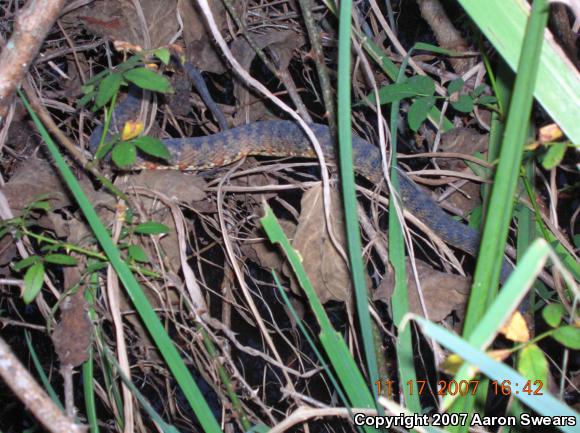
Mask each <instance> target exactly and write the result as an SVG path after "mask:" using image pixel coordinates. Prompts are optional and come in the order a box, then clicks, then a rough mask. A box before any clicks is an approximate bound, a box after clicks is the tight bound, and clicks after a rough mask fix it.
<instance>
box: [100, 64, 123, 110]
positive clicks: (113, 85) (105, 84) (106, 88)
mask: <svg viewBox="0 0 580 433" xmlns="http://www.w3.org/2000/svg"><path fill="white" fill-rule="evenodd" d="M121 81H122V77H121V74H118V73H115V72H113V73H112V74H110V75H109V76H107V77H106V78H105V79H104V80H103V81H101V83H100V84H99V90H98V92H97V97H96V99H95V105H96V106H97V107H98V108H101V107H103V106H105V104H107V103H108V102H109V101H110V100H111V98H112V97H113V95H115V93H117V92H118V91H119V87H121Z"/></svg>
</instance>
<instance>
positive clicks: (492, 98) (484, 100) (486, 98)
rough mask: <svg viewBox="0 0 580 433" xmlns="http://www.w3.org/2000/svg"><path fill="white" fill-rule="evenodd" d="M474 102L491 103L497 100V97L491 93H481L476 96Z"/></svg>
mask: <svg viewBox="0 0 580 433" xmlns="http://www.w3.org/2000/svg"><path fill="white" fill-rule="evenodd" d="M476 102H477V103H478V104H481V105H491V104H495V103H496V102H497V98H496V97H495V96H491V95H483V96H480V97H479V98H477V100H476Z"/></svg>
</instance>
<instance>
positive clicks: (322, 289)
mask: <svg viewBox="0 0 580 433" xmlns="http://www.w3.org/2000/svg"><path fill="white" fill-rule="evenodd" d="M331 201H332V208H331V211H330V215H331V220H332V223H333V230H334V233H335V236H336V239H337V241H338V242H339V243H340V244H341V245H345V236H344V223H343V221H344V218H343V216H342V206H341V200H340V194H339V193H338V191H336V190H334V189H333V190H331ZM301 208H302V210H301V212H300V217H299V220H298V226H297V227H296V232H295V233H294V239H293V240H292V246H293V247H294V248H295V249H296V250H297V251H298V252H299V253H300V255H301V256H302V264H303V265H304V269H305V270H306V274H307V275H308V278H309V279H310V282H311V283H312V286H313V287H314V290H315V292H316V294H317V295H318V297H319V299H320V301H321V302H322V303H325V302H328V301H341V302H347V303H348V302H350V301H351V298H352V285H351V278H350V271H349V269H348V266H347V264H346V263H345V261H344V259H343V258H342V256H341V255H340V254H339V253H338V251H337V250H336V248H335V246H334V245H333V243H332V242H331V240H330V237H329V235H328V232H327V228H326V223H325V218H324V205H323V198H322V186H315V187H314V188H311V189H309V190H308V191H306V192H305V193H304V195H303V196H302V201H301ZM284 273H285V274H286V275H287V276H289V277H291V285H290V286H291V289H292V291H293V292H294V293H296V294H299V295H302V288H301V287H300V286H299V285H298V283H297V282H296V281H295V279H294V278H293V276H294V272H293V271H292V269H291V268H290V266H289V265H288V263H285V266H284Z"/></svg>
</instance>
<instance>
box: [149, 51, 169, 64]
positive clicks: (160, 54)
mask: <svg viewBox="0 0 580 433" xmlns="http://www.w3.org/2000/svg"><path fill="white" fill-rule="evenodd" d="M153 55H154V56H155V57H157V58H158V59H159V60H161V61H162V62H163V64H164V65H167V64H169V59H170V58H171V53H170V52H169V50H168V49H167V48H158V49H156V50H155V51H153Z"/></svg>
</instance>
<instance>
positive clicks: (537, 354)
mask: <svg viewBox="0 0 580 433" xmlns="http://www.w3.org/2000/svg"><path fill="white" fill-rule="evenodd" d="M517 369H518V371H519V372H520V373H521V374H522V376H525V377H527V378H529V379H530V380H532V382H534V381H536V380H539V381H540V382H541V383H548V361H547V359H546V355H544V352H542V349H540V348H539V347H538V346H537V345H536V344H529V345H527V346H526V347H524V348H523V349H522V350H521V351H520V353H519V357H518V366H517Z"/></svg>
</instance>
